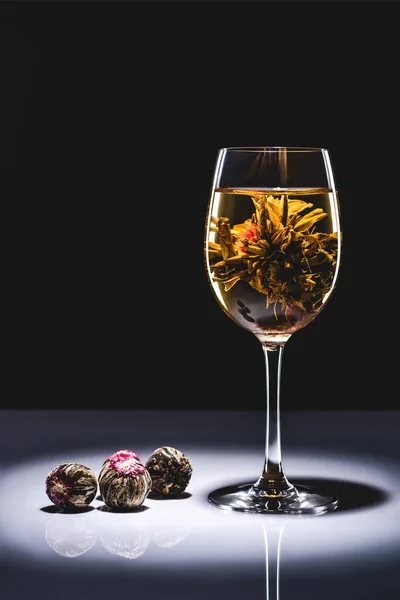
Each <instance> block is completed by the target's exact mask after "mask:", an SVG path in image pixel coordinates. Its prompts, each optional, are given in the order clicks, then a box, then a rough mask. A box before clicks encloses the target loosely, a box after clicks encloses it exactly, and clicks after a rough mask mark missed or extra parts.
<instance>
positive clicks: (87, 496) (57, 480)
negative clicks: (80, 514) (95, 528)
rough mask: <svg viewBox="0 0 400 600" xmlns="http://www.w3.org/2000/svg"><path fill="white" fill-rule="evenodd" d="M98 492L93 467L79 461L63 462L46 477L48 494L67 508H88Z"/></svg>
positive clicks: (56, 503) (56, 502)
mask: <svg viewBox="0 0 400 600" xmlns="http://www.w3.org/2000/svg"><path fill="white" fill-rule="evenodd" d="M96 493H97V478H96V475H95V474H94V472H93V471H92V469H89V467H85V465H81V464H79V463H75V462H72V463H63V464H61V465H58V467H55V469H53V470H52V471H50V473H49V474H48V475H47V477H46V494H47V495H48V497H49V498H50V500H51V501H52V502H53V504H55V505H56V506H58V507H59V508H63V509H65V510H82V509H83V508H87V507H88V506H89V504H90V503H91V502H92V500H93V499H94V498H95V496H96Z"/></svg>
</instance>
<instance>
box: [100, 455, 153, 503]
mask: <svg viewBox="0 0 400 600" xmlns="http://www.w3.org/2000/svg"><path fill="white" fill-rule="evenodd" d="M151 486H152V482H151V477H150V473H149V472H148V470H147V469H146V467H145V466H144V465H143V464H142V462H141V461H140V459H139V456H138V455H137V454H135V452H132V450H118V452H114V454H111V456H109V457H108V458H107V459H106V460H105V461H104V463H103V465H102V467H101V470H100V473H99V488H100V494H101V498H102V500H103V502H104V503H105V504H106V505H107V506H108V507H109V508H112V509H114V510H130V509H133V508H137V507H138V506H140V505H141V504H143V502H144V501H145V499H146V498H147V496H148V495H149V493H150V491H151Z"/></svg>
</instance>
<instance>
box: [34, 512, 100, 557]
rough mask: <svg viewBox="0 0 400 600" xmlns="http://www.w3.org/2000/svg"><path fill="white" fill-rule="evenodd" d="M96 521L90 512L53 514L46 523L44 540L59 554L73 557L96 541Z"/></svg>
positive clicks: (85, 550)
mask: <svg viewBox="0 0 400 600" xmlns="http://www.w3.org/2000/svg"><path fill="white" fill-rule="evenodd" d="M96 523H97V521H96V518H95V516H94V515H93V514H92V513H85V514H79V515H72V514H69V515H64V514H56V515H53V516H52V517H51V518H50V519H49V520H48V521H47V523H46V530H45V539H46V542H47V543H48V545H49V546H50V548H52V549H53V550H54V552H57V554H59V555H60V556H64V557H65V558H75V557H76V556H80V555H81V554H85V552H87V551H88V550H90V548H92V546H94V544H95V543H96V539H97V528H96Z"/></svg>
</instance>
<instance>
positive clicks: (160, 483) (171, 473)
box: [146, 446, 193, 496]
mask: <svg viewBox="0 0 400 600" xmlns="http://www.w3.org/2000/svg"><path fill="white" fill-rule="evenodd" d="M146 468H147V470H148V472H149V473H150V476H151V480H152V492H154V493H156V494H159V495H161V496H180V495H181V494H182V493H183V492H184V491H185V490H186V488H187V486H188V484H189V481H190V478H191V476H192V471H193V470H192V466H191V464H190V461H189V459H188V457H187V456H185V455H184V454H183V453H182V452H181V451H180V450H177V449H176V448H171V447H170V446H162V447H161V448H157V449H156V450H154V452H153V453H152V454H151V455H150V457H149V459H148V460H147V462H146Z"/></svg>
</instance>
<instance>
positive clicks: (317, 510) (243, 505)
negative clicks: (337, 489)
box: [208, 483, 339, 515]
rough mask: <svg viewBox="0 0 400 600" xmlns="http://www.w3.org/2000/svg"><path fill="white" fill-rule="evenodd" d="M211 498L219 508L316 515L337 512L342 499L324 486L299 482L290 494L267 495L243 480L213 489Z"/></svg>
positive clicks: (247, 511)
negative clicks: (318, 487)
mask: <svg viewBox="0 0 400 600" xmlns="http://www.w3.org/2000/svg"><path fill="white" fill-rule="evenodd" d="M208 501H209V502H210V503H211V504H212V505H213V506H216V507H217V508H222V509H225V510H235V511H239V512H245V513H269V514H271V513H272V514H314V515H320V514H324V513H326V512H332V511H334V510H335V509H336V508H337V507H338V504H339V500H338V498H337V497H336V496H332V494H328V493H325V492H324V491H323V490H321V489H316V488H314V487H308V486H305V485H296V486H295V487H294V488H293V490H292V492H291V493H290V495H288V496H286V497H285V496H282V497H279V496H274V497H271V496H268V495H267V494H265V493H263V492H262V491H261V492H260V491H259V490H257V489H256V488H255V487H254V484H253V483H243V484H238V485H232V486H228V487H223V488H219V489H217V490H214V491H213V492H210V494H209V495H208Z"/></svg>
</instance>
